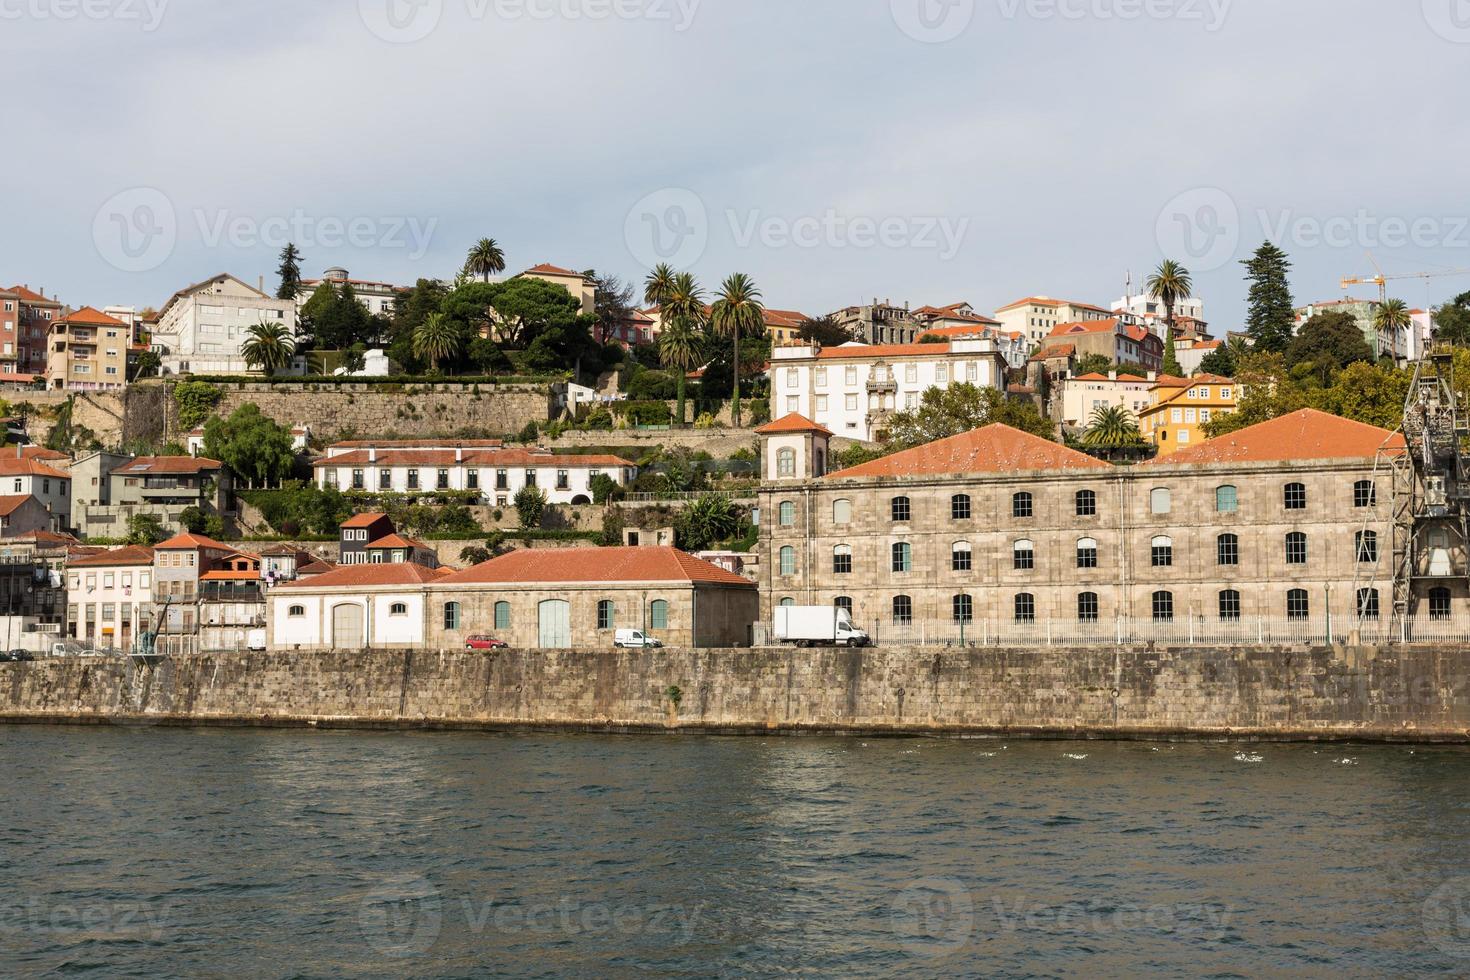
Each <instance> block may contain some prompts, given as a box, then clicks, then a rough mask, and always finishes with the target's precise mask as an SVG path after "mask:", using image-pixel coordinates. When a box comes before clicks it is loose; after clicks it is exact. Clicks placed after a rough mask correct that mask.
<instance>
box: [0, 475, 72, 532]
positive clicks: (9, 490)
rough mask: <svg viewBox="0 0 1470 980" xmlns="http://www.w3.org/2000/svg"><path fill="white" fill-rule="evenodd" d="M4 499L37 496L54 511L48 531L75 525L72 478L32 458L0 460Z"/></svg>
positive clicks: (47, 507) (60, 529) (1, 489)
mask: <svg viewBox="0 0 1470 980" xmlns="http://www.w3.org/2000/svg"><path fill="white" fill-rule="evenodd" d="M0 496H5V497H28V496H29V497H35V498H36V499H37V500H38V501H40V502H41V504H42V505H43V506H44V507H45V508H46V509H47V510H48V511H50V512H51V526H50V528H49V529H48V530H52V531H65V530H66V529H67V528H69V527H70V526H71V477H70V476H67V475H66V474H64V473H62V472H61V471H60V470H55V469H52V468H51V467H50V466H47V465H45V464H44V463H38V462H36V461H35V460H30V459H14V458H9V459H3V460H0Z"/></svg>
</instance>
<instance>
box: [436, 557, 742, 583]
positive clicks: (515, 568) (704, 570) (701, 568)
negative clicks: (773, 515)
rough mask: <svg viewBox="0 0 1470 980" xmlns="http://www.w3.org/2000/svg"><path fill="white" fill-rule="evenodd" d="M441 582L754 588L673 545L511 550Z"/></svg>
mask: <svg viewBox="0 0 1470 980" xmlns="http://www.w3.org/2000/svg"><path fill="white" fill-rule="evenodd" d="M444 582H445V584H446V585H512V584H517V583H532V582H536V583H546V582H551V583H567V584H575V583H580V582H679V583H684V582H707V583H712V584H717V585H738V586H741V587H744V588H754V585H753V584H752V583H751V582H750V581H749V580H747V579H744V578H741V577H740V576H739V575H736V574H735V573H734V572H727V571H726V570H725V569H723V568H721V567H719V566H718V565H715V564H711V563H710V562H707V561H705V560H704V559H702V558H696V557H694V556H693V555H690V554H686V553H685V552H682V551H679V550H677V549H674V548H568V549H563V550H559V551H539V550H530V551H513V552H511V553H510V554H508V555H502V556H501V557H499V558H492V559H491V560H490V561H487V562H486V563H485V564H483V565H478V566H476V567H474V568H471V569H469V570H468V571H463V572H458V573H456V574H454V575H450V576H448V577H446V578H445V579H444Z"/></svg>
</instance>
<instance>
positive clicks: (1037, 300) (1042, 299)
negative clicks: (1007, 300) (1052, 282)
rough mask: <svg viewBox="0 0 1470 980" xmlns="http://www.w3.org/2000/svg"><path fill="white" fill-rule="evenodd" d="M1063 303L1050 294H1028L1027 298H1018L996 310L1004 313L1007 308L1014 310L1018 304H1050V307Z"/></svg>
mask: <svg viewBox="0 0 1470 980" xmlns="http://www.w3.org/2000/svg"><path fill="white" fill-rule="evenodd" d="M1061 305H1062V302H1061V300H1056V299H1052V298H1051V297H1050V296H1027V297H1026V298H1025V299H1018V300H1016V301H1015V302H1014V303H1011V304H1009V305H1007V306H1002V307H1001V308H1000V309H998V310H996V311H995V312H997V313H1004V312H1005V311H1006V310H1014V309H1015V308H1016V307H1018V306H1050V307H1058V306H1061Z"/></svg>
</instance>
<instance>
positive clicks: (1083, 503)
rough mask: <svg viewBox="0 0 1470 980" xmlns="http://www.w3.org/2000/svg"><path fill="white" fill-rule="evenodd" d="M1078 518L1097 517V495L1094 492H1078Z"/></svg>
mask: <svg viewBox="0 0 1470 980" xmlns="http://www.w3.org/2000/svg"><path fill="white" fill-rule="evenodd" d="M1077 516H1078V517H1096V516H1097V493H1096V492H1094V491H1092V490H1078V491H1077Z"/></svg>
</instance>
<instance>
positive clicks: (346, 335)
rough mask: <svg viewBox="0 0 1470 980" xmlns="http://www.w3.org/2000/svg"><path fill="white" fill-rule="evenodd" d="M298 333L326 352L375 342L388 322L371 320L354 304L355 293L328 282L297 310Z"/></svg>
mask: <svg viewBox="0 0 1470 980" xmlns="http://www.w3.org/2000/svg"><path fill="white" fill-rule="evenodd" d="M300 320H301V326H302V330H303V331H304V332H306V333H308V334H310V336H311V338H312V340H313V341H314V342H315V344H316V346H318V347H321V348H323V349H326V350H345V349H346V348H348V347H351V346H352V345H353V344H355V343H358V342H363V343H377V341H378V340H379V338H380V337H381V336H382V335H383V334H385V333H386V332H387V328H388V321H386V320H383V319H380V318H377V317H374V316H373V315H372V314H371V313H369V312H368V311H367V308H366V307H364V306H363V305H362V303H360V302H358V299H357V290H355V289H354V288H353V287H352V284H351V283H350V282H349V283H343V284H342V286H341V287H340V288H339V287H338V286H336V285H335V284H333V283H331V282H323V283H322V284H321V285H319V286H317V288H316V290H315V291H314V292H313V293H312V294H311V298H310V299H308V300H307V301H306V302H305V303H304V304H303V305H302V307H301V313H300Z"/></svg>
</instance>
